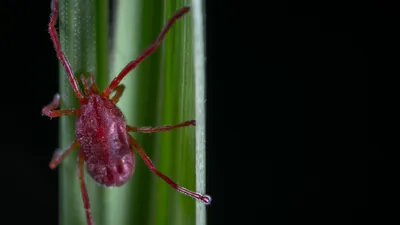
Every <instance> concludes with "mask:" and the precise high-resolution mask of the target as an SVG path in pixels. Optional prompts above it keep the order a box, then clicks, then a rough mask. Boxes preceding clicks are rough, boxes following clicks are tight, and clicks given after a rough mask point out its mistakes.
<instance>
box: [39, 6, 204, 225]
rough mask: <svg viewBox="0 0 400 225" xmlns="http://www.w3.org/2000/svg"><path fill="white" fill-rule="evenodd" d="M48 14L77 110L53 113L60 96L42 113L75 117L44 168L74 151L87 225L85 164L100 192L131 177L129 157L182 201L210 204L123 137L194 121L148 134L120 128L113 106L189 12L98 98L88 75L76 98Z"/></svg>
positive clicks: (53, 16) (121, 120) (54, 18)
mask: <svg viewBox="0 0 400 225" xmlns="http://www.w3.org/2000/svg"><path fill="white" fill-rule="evenodd" d="M51 8H52V13H51V19H50V23H49V32H50V36H51V40H52V41H53V44H54V47H55V50H56V53H57V57H58V59H59V60H60V61H61V64H62V66H63V67H64V68H65V70H66V72H67V76H68V79H69V81H70V83H71V85H72V88H73V91H74V93H75V95H76V97H77V98H78V100H79V104H80V108H77V109H58V110H57V108H58V106H59V105H60V95H59V94H56V95H55V97H54V99H53V101H52V102H51V103H50V104H48V105H47V106H45V107H44V108H43V109H42V113H43V114H44V115H46V116H48V117H50V118H55V117H60V116H64V115H75V116H76V117H77V119H76V125H75V126H76V130H75V135H76V139H75V140H74V141H73V142H72V144H71V145H70V146H69V147H68V148H67V149H63V150H60V149H58V150H56V151H55V153H54V156H53V158H52V160H51V162H50V168H52V169H54V168H56V167H57V166H58V165H59V164H60V163H61V161H62V160H63V158H64V157H65V156H66V155H67V154H68V153H69V152H71V151H72V150H74V149H79V154H78V178H79V181H80V187H81V192H82V199H83V203H84V207H85V210H86V217H87V222H88V224H89V225H92V224H93V219H92V216H91V213H90V205H89V197H88V193H87V190H86V185H85V182H84V177H83V176H84V171H83V163H84V162H85V164H86V169H87V172H88V174H89V175H90V176H91V177H92V178H93V179H94V180H95V181H96V182H97V183H99V184H102V185H104V186H106V187H111V186H121V185H123V184H124V183H126V182H127V181H128V180H129V179H130V177H131V176H132V174H133V171H134V169H135V154H134V153H135V151H136V152H137V153H138V154H139V155H140V156H141V157H142V159H143V160H144V162H145V164H146V165H147V167H148V168H149V169H150V171H152V172H154V173H155V174H156V175H157V176H159V177H160V178H161V179H163V180H164V181H165V182H167V183H168V184H169V185H170V186H171V187H172V188H174V189H176V190H178V191H179V192H181V193H183V194H185V195H188V196H190V197H193V198H195V199H198V200H201V201H202V202H204V203H205V204H209V203H210V202H211V197H210V196H208V195H202V194H200V193H196V192H193V191H190V190H188V189H186V188H184V187H181V186H179V185H178V184H176V183H175V182H174V181H173V180H171V179H170V178H168V177H167V176H166V175H164V174H163V173H161V172H160V171H158V170H157V169H156V167H155V166H154V164H153V163H152V161H151V160H150V158H149V157H148V156H147V155H146V153H145V152H144V150H143V148H142V147H141V146H140V144H139V143H138V141H137V140H135V139H134V138H133V137H132V136H130V135H129V134H128V132H140V133H152V132H159V131H167V130H172V129H175V128H179V127H185V126H190V125H192V126H195V125H196V121H195V120H190V121H186V122H183V123H180V124H177V125H173V126H161V127H154V128H152V127H132V126H129V125H127V124H126V120H125V117H124V115H123V114H122V112H121V110H120V109H119V108H118V106H117V105H116V103H118V100H119V98H120V97H121V95H122V93H123V92H124V89H125V86H124V85H122V84H120V82H121V80H122V79H123V78H124V77H125V76H126V75H127V74H128V73H129V72H130V71H131V70H133V69H134V68H135V67H136V66H137V65H138V64H139V63H140V62H142V61H143V60H144V59H145V58H146V57H147V56H149V55H150V54H151V53H153V52H154V51H155V50H156V49H157V47H158V46H159V45H160V44H161V42H162V40H163V38H164V36H165V35H166V33H167V32H168V30H169V29H170V28H171V26H172V25H173V24H174V23H175V21H176V20H178V19H179V18H181V17H182V16H184V15H185V14H186V13H187V12H189V10H190V8H189V7H184V8H182V9H180V10H178V11H177V12H176V13H175V14H174V15H173V16H172V17H171V18H170V19H169V21H168V22H167V24H166V25H165V27H164V28H163V29H162V31H161V33H160V35H159V36H158V38H157V40H156V41H155V42H154V43H153V44H152V45H150V46H149V47H148V48H147V49H146V50H145V51H144V52H143V53H142V54H141V55H140V56H139V57H138V58H137V59H135V60H133V61H131V62H129V63H128V64H127V65H126V66H125V67H124V68H123V69H122V71H121V72H120V73H119V74H118V75H117V76H116V77H115V78H114V79H113V80H112V81H111V83H110V84H109V86H108V87H107V88H106V89H105V90H104V91H103V92H102V93H100V92H99V90H98V87H97V85H96V83H95V79H94V76H93V75H91V76H90V78H89V79H88V80H86V78H85V77H84V76H83V75H82V76H81V81H82V85H83V88H84V93H82V92H81V90H80V88H79V84H78V81H77V79H76V78H75V76H74V74H73V72H72V69H71V65H70V63H69V62H68V59H67V58H66V56H65V55H64V53H63V52H62V50H61V44H60V41H59V38H58V35H57V31H56V29H55V26H54V25H55V23H56V21H57V17H58V0H53V1H52V4H51ZM113 92H115V94H114V95H113V96H112V97H110V94H111V93H113Z"/></svg>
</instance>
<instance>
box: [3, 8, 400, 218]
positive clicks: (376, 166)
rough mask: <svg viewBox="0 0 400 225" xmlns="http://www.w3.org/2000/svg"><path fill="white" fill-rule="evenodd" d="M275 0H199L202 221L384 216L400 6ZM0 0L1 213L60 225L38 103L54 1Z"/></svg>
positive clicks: (50, 63)
mask: <svg viewBox="0 0 400 225" xmlns="http://www.w3.org/2000/svg"><path fill="white" fill-rule="evenodd" d="M280 2H281V3H279V4H275V3H268V4H266V5H261V3H258V4H254V5H249V4H247V5H245V4H244V3H243V2H242V1H237V3H236V2H235V1H207V5H206V8H207V17H206V19H207V109H208V112H207V138H208V139H207V147H208V149H207V163H208V169H207V179H208V180H207V190H208V191H207V192H208V193H209V194H210V195H212V196H213V204H212V205H211V206H209V208H208V212H209V213H208V219H209V224H210V225H216V224H218V225H219V224H228V223H232V222H240V223H242V224H302V223H307V224H310V223H316V224H326V223H329V222H336V223H340V224H366V223H374V224H376V223H378V224H379V223H382V222H383V221H382V220H388V219H389V218H391V215H394V214H393V212H392V211H393V210H390V202H391V201H392V199H393V194H392V193H393V190H394V184H395V181H396V180H397V177H398V176H396V174H395V173H394V172H393V171H394V165H395V163H396V161H395V158H393V157H390V156H389V155H388V154H389V149H392V148H391V147H390V145H389V144H388V143H389V142H390V140H392V139H394V138H395V137H394V135H393V133H391V132H390V131H389V130H388V129H386V128H385V126H387V125H389V126H391V124H392V123H393V122H392V119H391V118H392V115H391V114H392V113H391V112H392V111H393V108H394V105H397V102H396V100H397V99H393V101H392V100H391V97H392V96H395V93H396V92H395V90H396V88H397V87H396V83H395V82H393V81H391V77H393V76H395V75H396V76H398V74H399V73H398V69H397V70H393V69H394V68H395V65H396V64H398V62H399V60H398V57H393V55H396V54H397V55H398V51H397V50H396V49H397V46H398V44H396V43H397V42H398V41H399V40H400V39H398V36H395V33H396V32H397V31H396V30H398V28H399V26H398V24H396V23H395V22H394V21H395V20H397V19H398V12H397V11H398V10H395V8H396V7H397V8H398V6H397V5H394V4H393V3H389V2H386V1H364V2H363V3H362V4H361V3H360V4H355V3H354V4H349V3H346V4H339V3H336V4H331V5H328V4H326V5H323V4H321V3H319V4H314V3H304V2H302V1H301V2H300V1H295V3H287V2H284V1H280ZM296 2H297V3H296ZM0 9H1V10H2V11H1V13H0V21H1V24H2V26H1V35H0V38H1V42H0V43H1V45H0V46H1V47H0V48H1V51H0V54H1V55H2V60H1V69H2V70H1V75H0V76H1V86H2V88H1V94H2V104H1V111H0V112H1V118H2V119H3V121H2V123H1V124H2V128H3V130H2V132H3V135H2V136H1V137H2V138H1V142H2V143H1V153H2V155H1V157H0V158H1V163H0V165H1V167H0V169H1V170H0V171H1V190H4V191H2V194H3V196H2V201H1V202H2V204H3V207H4V209H5V210H4V209H3V210H1V217H2V220H7V219H9V220H10V221H12V222H10V223H11V224H25V223H26V222H33V221H35V222H38V223H41V224H44V223H43V221H46V222H47V221H49V223H48V224H56V223H57V188H58V186H57V176H58V173H57V172H55V171H52V170H50V169H49V168H48V162H49V160H50V158H51V156H52V153H53V150H54V149H55V148H56V147H57V146H58V137H57V130H58V122H56V121H53V122H49V119H48V118H46V117H43V116H41V114H40V111H41V108H42V107H43V106H44V104H47V103H48V101H49V100H50V99H51V98H52V96H53V95H54V93H56V92H58V75H57V74H58V69H57V66H58V64H57V58H56V55H55V52H54V50H53V46H52V44H51V41H50V38H49V36H48V33H47V23H48V19H49V13H50V1H5V2H4V1H2V2H1V3H0ZM33 84H36V85H33ZM397 84H398V83H397ZM397 90H398V88H397ZM397 95H398V92H397ZM392 98H393V97H392ZM305 100H307V101H305ZM26 184H29V185H26ZM32 184H34V185H32ZM44 217H46V219H45V220H43V218H44ZM7 224H9V223H7Z"/></svg>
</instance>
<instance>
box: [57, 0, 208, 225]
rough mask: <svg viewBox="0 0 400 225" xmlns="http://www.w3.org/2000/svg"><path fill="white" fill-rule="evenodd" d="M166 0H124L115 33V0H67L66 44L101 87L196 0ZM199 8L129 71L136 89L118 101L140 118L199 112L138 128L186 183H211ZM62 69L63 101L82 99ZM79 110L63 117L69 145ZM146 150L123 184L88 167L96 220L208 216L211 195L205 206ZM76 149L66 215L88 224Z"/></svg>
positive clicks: (64, 141) (65, 174) (64, 174)
mask: <svg viewBox="0 0 400 225" xmlns="http://www.w3.org/2000/svg"><path fill="white" fill-rule="evenodd" d="M156 3H157V4H155V3H154V2H153V1H145V0H137V1H131V0H120V1H118V2H117V5H116V13H115V18H114V21H115V23H114V24H112V29H113V30H112V32H113V33H112V34H113V35H112V37H113V40H112V42H110V41H108V40H107V38H108V37H109V34H108V26H107V23H108V12H107V10H108V9H107V7H108V1H106V0H101V1H95V0H64V1H62V0H60V22H59V24H60V25H59V27H60V38H61V44H62V48H63V50H64V51H65V53H66V55H67V57H68V58H69V60H70V62H71V65H72V68H73V71H74V73H75V74H76V75H78V76H79V75H80V74H81V73H85V74H89V73H93V74H95V75H96V81H97V83H98V85H99V87H100V88H101V89H104V88H105V87H106V85H107V84H108V82H110V81H111V79H112V78H114V77H115V76H116V75H117V74H118V73H119V71H120V70H121V69H122V68H123V67H124V66H125V65H126V64H127V63H128V62H129V61H131V60H132V59H134V58H136V57H137V56H139V54H140V53H141V52H142V51H143V50H144V49H145V48H146V47H148V46H149V45H150V44H151V43H153V42H154V41H155V40H156V38H157V36H158V35H159V33H160V31H161V29H162V27H163V25H164V24H165V22H166V21H167V19H168V18H169V17H170V16H171V15H172V14H173V13H174V12H175V11H176V10H178V9H180V8H181V7H183V6H185V5H191V1H189V0H187V1H185V0H165V1H157V2H156ZM193 6H194V7H193V8H192V12H195V10H196V9H195V8H196V7H199V6H195V5H193ZM192 12H190V13H189V14H187V15H186V16H185V17H183V18H182V19H180V20H178V21H177V22H176V24H175V25H174V26H173V28H172V29H171V30H170V32H169V33H168V34H167V36H166V40H165V42H164V43H163V44H162V45H161V46H160V48H159V49H158V50H157V52H155V53H154V54H153V55H151V56H150V57H149V58H147V59H146V60H145V61H144V62H143V63H141V64H140V66H139V67H138V68H136V69H135V70H134V71H132V72H131V73H130V74H129V75H127V77H126V78H125V79H124V80H123V81H122V83H123V84H125V86H126V90H125V93H124V95H123V96H122V97H121V100H120V102H119V103H118V106H119V107H120V108H121V110H122V111H123V113H124V114H125V116H126V119H127V122H128V124H130V125H132V126H161V125H171V124H177V123H180V122H183V121H186V120H191V119H196V120H197V127H196V128H195V127H185V128H180V129H177V130H173V131H168V132H162V133H154V134H132V136H134V137H135V138H136V139H138V141H139V143H140V144H141V145H142V147H143V148H144V150H145V151H146V153H147V154H148V155H149V157H150V158H152V159H153V162H154V163H155V165H156V166H157V168H158V169H159V170H160V171H162V172H163V173H164V174H166V175H167V176H169V177H171V178H172V179H173V180H174V181H176V182H177V183H178V184H180V185H182V186H184V187H186V188H188V189H191V190H196V188H197V191H200V192H202V193H204V187H205V183H204V181H205V177H204V167H205V161H204V151H205V148H204V129H205V128H204V127H205V118H204V71H203V72H202V68H201V67H204V65H203V64H204V60H203V57H204V55H203V53H202V51H200V53H199V51H198V48H199V46H200V48H202V46H201V45H196V44H195V43H196V42H197V41H198V40H199V39H198V38H197V39H196V36H197V35H198V32H199V30H198V31H197V32H196V31H195V30H193V28H196V26H199V25H198V23H196V22H195V17H194V16H193V15H192ZM197 18H198V17H197ZM200 27H201V25H200ZM200 29H202V28H200ZM201 31H202V30H200V32H201ZM193 32H195V33H193ZM193 34H194V35H193ZM200 40H201V39H200ZM108 43H111V44H112V46H111V47H112V48H111V49H112V51H111V55H110V56H111V57H108V51H107V50H108V46H107V44H108ZM194 49H196V51H194ZM195 52H196V54H200V55H195V54H194V53H195ZM108 59H111V70H110V71H111V73H108V72H109V71H108V63H107V62H108ZM195 65H196V67H195ZM199 67H200V69H199ZM195 68H196V70H195ZM60 71H61V74H60V81H61V86H60V88H61V96H62V98H63V99H62V100H63V104H62V108H70V107H77V106H78V105H77V101H76V98H75V96H74V93H73V92H72V90H71V87H70V84H69V83H68V80H67V79H66V74H65V72H64V70H63V69H62V68H61V69H60ZM195 74H196V76H195ZM78 78H79V77H78ZM195 78H196V79H195ZM199 81H200V82H199ZM198 87H199V88H200V89H198ZM199 93H200V94H199ZM202 93H203V94H202ZM195 96H197V97H196V98H195ZM74 119H75V118H73V117H62V118H61V122H60V125H61V127H60V137H61V138H60V145H61V147H67V146H68V145H69V144H70V143H71V142H72V141H73V139H74V138H75V137H74V131H75V126H74V125H75V124H74V121H75V120H74ZM196 137H197V139H196ZM136 156H137V159H136V169H135V173H134V175H133V177H132V178H131V180H130V181H129V182H127V183H126V184H125V185H123V186H122V187H118V188H113V189H107V188H104V187H102V186H100V185H98V184H95V183H94V181H93V180H92V179H91V178H90V177H89V176H88V175H86V182H87V185H88V192H89V198H90V201H91V209H92V213H93V218H94V221H95V224H96V225H108V224H109V225H128V224H141V225H146V224H148V225H154V224H157V225H162V224H174V225H177V224H185V225H187V224H188V225H191V224H196V223H197V224H200V225H203V224H205V210H204V206H203V205H202V203H198V204H199V206H197V212H196V200H194V199H192V198H190V197H187V196H184V195H182V194H180V193H178V192H177V191H175V190H174V189H172V188H171V187H170V186H169V185H168V184H166V183H165V182H164V181H163V180H161V179H160V178H159V177H157V176H156V175H155V174H153V173H151V172H150V171H149V170H148V168H147V167H146V166H145V164H144V163H143V160H142V159H141V158H140V157H139V156H138V155H136ZM76 159H77V154H76V152H74V153H72V154H70V156H68V157H67V158H66V159H65V161H64V162H63V163H62V164H61V168H60V170H61V174H60V212H61V218H60V221H61V224H65V225H66V224H74V225H80V224H86V218H85V214H84V208H83V204H82V199H81V193H80V188H79V183H78V179H77V176H76V162H77V161H76ZM199 160H200V161H199ZM199 184H200V185H199ZM199 209H200V210H199ZM196 215H197V217H196ZM196 220H197V222H196ZM199 221H200V223H199Z"/></svg>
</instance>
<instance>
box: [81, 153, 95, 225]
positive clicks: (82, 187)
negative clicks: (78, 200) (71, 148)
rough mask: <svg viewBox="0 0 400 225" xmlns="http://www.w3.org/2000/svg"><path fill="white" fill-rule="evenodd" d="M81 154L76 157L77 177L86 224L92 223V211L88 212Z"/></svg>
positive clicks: (90, 224)
mask: <svg viewBox="0 0 400 225" xmlns="http://www.w3.org/2000/svg"><path fill="white" fill-rule="evenodd" d="M83 162H84V159H83V155H82V153H81V152H80V153H79V157H78V178H79V184H80V187H81V193H82V200H83V206H84V207H85V212H86V220H87V223H88V225H94V223H93V219H92V213H91V212H90V202H89V195H88V192H87V189H86V184H85V177H84V172H83Z"/></svg>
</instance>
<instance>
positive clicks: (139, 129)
mask: <svg viewBox="0 0 400 225" xmlns="http://www.w3.org/2000/svg"><path fill="white" fill-rule="evenodd" d="M190 125H193V126H195V125H196V120H189V121H186V122H183V123H180V124H177V125H173V126H161V127H132V126H129V125H127V126H126V130H127V131H128V132H138V133H153V132H159V131H167V130H172V129H175V128H179V127H187V126H190Z"/></svg>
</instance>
